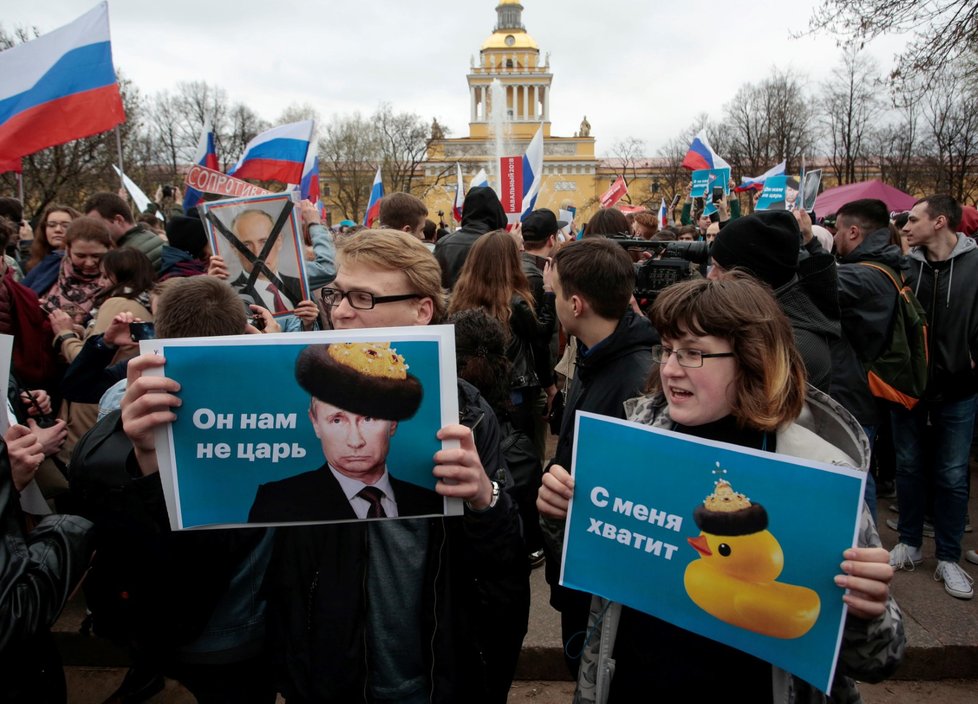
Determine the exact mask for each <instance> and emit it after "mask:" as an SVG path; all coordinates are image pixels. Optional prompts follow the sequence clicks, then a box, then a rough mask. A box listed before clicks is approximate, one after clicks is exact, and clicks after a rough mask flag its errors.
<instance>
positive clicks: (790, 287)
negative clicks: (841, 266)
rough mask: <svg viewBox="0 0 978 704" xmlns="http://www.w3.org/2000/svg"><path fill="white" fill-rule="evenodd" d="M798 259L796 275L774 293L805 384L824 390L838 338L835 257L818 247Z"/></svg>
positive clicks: (839, 336) (840, 329) (826, 391)
mask: <svg viewBox="0 0 978 704" xmlns="http://www.w3.org/2000/svg"><path fill="white" fill-rule="evenodd" d="M812 242H814V243H816V244H815V253H814V254H812V255H811V256H809V257H802V258H801V259H800V260H799V262H798V276H796V277H795V278H794V279H792V280H791V281H790V282H788V283H787V284H785V285H784V286H782V287H781V288H779V289H776V290H775V292H774V297H775V298H776V299H777V301H778V305H779V306H781V310H782V311H784V314H785V315H786V316H787V317H788V320H789V321H790V322H791V329H792V330H793V331H794V334H795V345H796V346H797V347H798V352H799V353H800V354H801V358H802V360H803V361H804V363H805V370H806V371H807V372H808V383H809V384H811V385H812V386H814V387H815V388H816V389H818V390H819V391H824V392H825V393H828V391H829V386H830V384H831V382H832V346H833V345H836V344H838V343H839V342H840V340H841V339H842V326H841V325H840V323H839V291H838V287H839V284H838V280H837V278H836V276H837V275H836V265H835V258H834V257H833V256H832V255H831V254H826V253H825V252H824V251H822V249H821V247H818V245H817V243H818V240H816V239H814V238H812Z"/></svg>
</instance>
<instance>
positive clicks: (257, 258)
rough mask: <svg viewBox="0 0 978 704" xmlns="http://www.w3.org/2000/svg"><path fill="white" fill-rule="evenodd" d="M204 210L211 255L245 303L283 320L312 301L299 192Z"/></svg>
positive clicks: (207, 205) (223, 202) (224, 203)
mask: <svg viewBox="0 0 978 704" xmlns="http://www.w3.org/2000/svg"><path fill="white" fill-rule="evenodd" d="M199 210H200V215H201V219H202V220H203V221H204V227H205V229H206V230H207V237H208V240H209V241H210V246H211V252H212V253H213V254H214V255H216V256H219V257H221V258H222V259H223V260H224V264H225V266H226V268H227V272H228V279H227V280H228V283H230V284H231V286H232V287H233V288H234V289H235V290H236V291H237V292H238V293H239V294H240V295H241V297H242V299H243V300H245V302H247V303H254V304H256V305H259V306H261V307H263V308H266V309H267V310H268V311H270V312H271V313H272V315H276V316H279V315H288V314H291V313H292V312H293V311H294V310H295V307H296V306H297V305H298V304H299V302H300V301H302V300H306V299H308V298H309V284H308V282H307V280H306V274H305V268H304V267H303V261H304V258H303V241H302V229H301V224H300V220H299V212H298V195H297V194H296V193H295V192H292V191H290V192H284V193H270V194H267V195H258V196H248V197H245V198H229V199H227V200H218V201H212V202H209V203H202V204H201V205H200V206H199Z"/></svg>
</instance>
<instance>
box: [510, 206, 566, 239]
mask: <svg viewBox="0 0 978 704" xmlns="http://www.w3.org/2000/svg"><path fill="white" fill-rule="evenodd" d="M566 225H567V223H566V222H564V221H563V220H558V219H557V216H556V215H554V213H553V211H552V210H547V209H546V208H540V209H539V210H534V211H533V212H532V213H530V214H529V215H527V216H526V218H525V219H524V220H523V222H522V223H521V226H520V227H521V229H520V231H521V232H522V233H523V239H524V240H530V241H531V242H542V241H543V240H545V239H547V238H548V237H550V235H556V234H557V230H559V229H560V228H562V227H565V226H566Z"/></svg>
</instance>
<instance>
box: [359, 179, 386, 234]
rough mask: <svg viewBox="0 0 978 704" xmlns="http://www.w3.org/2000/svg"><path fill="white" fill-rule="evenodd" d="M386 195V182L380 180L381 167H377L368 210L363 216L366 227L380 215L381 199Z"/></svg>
mask: <svg viewBox="0 0 978 704" xmlns="http://www.w3.org/2000/svg"><path fill="white" fill-rule="evenodd" d="M383 197H384V182H383V181H381V180H380V167H379V166H378V167H377V175H376V176H374V185H373V186H372V187H371V189H370V200H369V201H367V212H366V213H365V214H364V216H363V225H364V227H370V224H371V223H372V222H373V221H374V220H376V219H377V218H378V217H380V199H381V198H383Z"/></svg>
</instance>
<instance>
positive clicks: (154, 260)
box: [115, 223, 164, 273]
mask: <svg viewBox="0 0 978 704" xmlns="http://www.w3.org/2000/svg"><path fill="white" fill-rule="evenodd" d="M163 245H164V242H163V238H162V237H160V236H159V235H157V234H156V233H155V232H152V231H151V230H148V229H146V228H145V227H144V226H143V225H142V224H140V223H137V224H136V225H135V226H134V227H131V228H129V229H128V230H126V231H125V233H123V235H122V237H120V238H119V240H118V242H116V243H115V246H116V247H132V248H133V249H138V250H139V251H140V252H142V253H143V254H145V255H146V256H147V257H149V261H150V264H152V265H153V269H154V270H155V271H156V272H157V273H159V271H160V267H161V266H163Z"/></svg>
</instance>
